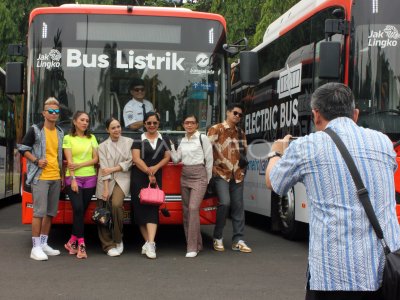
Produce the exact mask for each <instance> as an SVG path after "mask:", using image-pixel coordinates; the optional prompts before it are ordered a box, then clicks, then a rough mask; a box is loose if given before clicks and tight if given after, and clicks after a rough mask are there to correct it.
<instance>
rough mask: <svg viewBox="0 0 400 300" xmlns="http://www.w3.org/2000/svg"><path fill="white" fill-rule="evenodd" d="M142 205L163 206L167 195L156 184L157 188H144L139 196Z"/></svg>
mask: <svg viewBox="0 0 400 300" xmlns="http://www.w3.org/2000/svg"><path fill="white" fill-rule="evenodd" d="M139 198H140V204H145V205H161V204H163V203H164V202H165V193H164V191H163V190H160V188H159V187H158V185H157V184H156V187H155V188H152V187H150V183H149V186H148V187H147V188H142V189H141V190H140V194H139Z"/></svg>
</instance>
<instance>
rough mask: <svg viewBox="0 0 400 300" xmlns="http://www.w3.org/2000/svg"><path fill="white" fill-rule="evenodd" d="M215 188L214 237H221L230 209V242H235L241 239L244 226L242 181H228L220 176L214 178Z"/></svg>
mask: <svg viewBox="0 0 400 300" xmlns="http://www.w3.org/2000/svg"><path fill="white" fill-rule="evenodd" d="M215 190H216V192H217V195H218V199H219V203H218V207H217V221H216V223H215V227H214V238H215V239H221V238H222V237H223V231H224V227H225V223H226V217H227V216H228V213H229V208H230V211H231V219H232V227H233V236H232V242H233V243H236V242H238V241H239V240H242V239H243V232H244V226H245V220H244V206H243V181H242V182H240V183H236V182H235V180H234V179H231V180H230V181H229V182H227V181H225V180H224V179H222V178H221V177H217V178H215Z"/></svg>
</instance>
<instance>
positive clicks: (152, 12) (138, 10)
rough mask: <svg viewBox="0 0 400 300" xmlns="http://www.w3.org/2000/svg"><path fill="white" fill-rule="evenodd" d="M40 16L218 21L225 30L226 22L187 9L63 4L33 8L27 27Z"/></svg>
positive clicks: (213, 15) (215, 15)
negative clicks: (136, 16) (152, 17)
mask: <svg viewBox="0 0 400 300" xmlns="http://www.w3.org/2000/svg"><path fill="white" fill-rule="evenodd" d="M128 8H132V10H131V11H128ZM41 14H105V15H112V14H113V15H140V16H169V17H181V18H195V19H208V20H216V21H219V22H220V23H222V24H223V26H224V28H225V30H226V21H225V19H224V17H222V16H221V15H218V14H213V13H205V12H197V11H192V10H191V9H188V8H174V7H154V6H128V5H95V4H63V5H61V6H58V7H40V8H35V9H34V10H32V12H31V14H30V17H29V25H30V24H31V23H32V21H33V19H34V18H35V17H36V16H38V15H41Z"/></svg>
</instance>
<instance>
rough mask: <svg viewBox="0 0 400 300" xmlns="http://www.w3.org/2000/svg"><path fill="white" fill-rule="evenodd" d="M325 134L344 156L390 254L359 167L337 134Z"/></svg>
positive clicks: (385, 248) (361, 199)
mask: <svg viewBox="0 0 400 300" xmlns="http://www.w3.org/2000/svg"><path fill="white" fill-rule="evenodd" d="M324 132H325V133H327V134H328V135H329V136H330V137H331V138H332V140H333V142H334V143H335V144H336V146H337V148H338V149H339V151H340V153H341V154H342V156H343V159H344V161H345V163H346V165H347V167H348V168H349V171H350V174H351V177H352V178H353V180H354V183H355V185H356V188H357V195H358V198H359V199H360V201H361V204H362V206H363V207H364V210H365V213H366V214H367V217H368V219H369V221H370V222H371V225H372V227H373V228H374V231H375V233H376V235H377V237H378V239H380V240H381V241H382V242H383V248H384V250H385V252H386V253H388V252H390V249H389V247H388V246H387V243H386V241H385V239H384V236H383V231H382V228H381V226H380V225H379V221H378V218H377V217H376V214H375V212H374V209H373V208H372V204H371V200H370V199H369V195H368V190H367V189H366V188H365V186H364V183H363V181H362V178H361V176H360V173H359V172H358V169H357V166H356V165H355V163H354V160H353V158H352V157H351V155H350V153H349V151H348V150H347V148H346V146H345V145H344V143H343V141H342V140H341V139H340V137H339V136H338V135H337V134H336V132H334V131H333V130H332V129H331V128H326V129H325V130H324Z"/></svg>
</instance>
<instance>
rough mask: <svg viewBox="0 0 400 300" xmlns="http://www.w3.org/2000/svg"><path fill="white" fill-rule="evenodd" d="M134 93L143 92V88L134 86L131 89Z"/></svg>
mask: <svg viewBox="0 0 400 300" xmlns="http://www.w3.org/2000/svg"><path fill="white" fill-rule="evenodd" d="M133 90H134V91H135V92H136V93H139V92H144V88H134V89H133Z"/></svg>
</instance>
